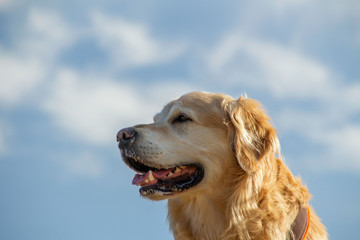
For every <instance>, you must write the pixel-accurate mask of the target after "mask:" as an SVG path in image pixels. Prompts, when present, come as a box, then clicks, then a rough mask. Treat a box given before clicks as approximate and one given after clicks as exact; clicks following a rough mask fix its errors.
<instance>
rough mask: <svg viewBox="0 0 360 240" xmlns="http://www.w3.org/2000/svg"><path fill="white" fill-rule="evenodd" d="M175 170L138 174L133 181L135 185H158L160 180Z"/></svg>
mask: <svg viewBox="0 0 360 240" xmlns="http://www.w3.org/2000/svg"><path fill="white" fill-rule="evenodd" d="M172 170H173V169H172V168H171V169H162V170H155V171H151V170H150V171H148V172H147V173H146V174H136V175H135V177H134V179H133V180H132V184H133V185H137V186H139V185H141V186H145V185H152V184H155V183H157V180H158V179H164V178H165V177H166V175H168V174H169V173H170V172H171V171H172Z"/></svg>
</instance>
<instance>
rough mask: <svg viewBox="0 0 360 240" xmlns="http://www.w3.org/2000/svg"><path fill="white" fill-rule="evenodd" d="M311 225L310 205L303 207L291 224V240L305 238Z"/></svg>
mask: <svg viewBox="0 0 360 240" xmlns="http://www.w3.org/2000/svg"><path fill="white" fill-rule="evenodd" d="M309 226H310V209H309V207H302V208H300V210H299V213H298V215H297V216H296V218H295V220H294V223H293V224H292V226H291V230H292V232H293V234H291V236H290V240H304V239H305V237H306V234H307V233H308V230H309Z"/></svg>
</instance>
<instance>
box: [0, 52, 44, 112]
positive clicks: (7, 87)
mask: <svg viewBox="0 0 360 240" xmlns="http://www.w3.org/2000/svg"><path fill="white" fill-rule="evenodd" d="M0 66H1V71H0V105H3V106H4V105H6V106H11V105H13V104H17V103H19V102H20V101H22V100H24V98H25V97H26V95H27V94H29V93H30V92H32V91H33V90H34V89H35V88H36V87H37V86H38V85H39V84H40V82H41V81H42V80H43V77H44V75H45V73H46V69H45V67H44V66H43V64H42V63H41V62H39V61H38V60H37V59H34V58H21V57H20V56H12V55H9V54H6V53H4V52H2V51H0Z"/></svg>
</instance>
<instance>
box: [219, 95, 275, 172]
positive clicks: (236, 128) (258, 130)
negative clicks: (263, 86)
mask: <svg viewBox="0 0 360 240" xmlns="http://www.w3.org/2000/svg"><path fill="white" fill-rule="evenodd" d="M225 111H226V113H227V116H228V120H227V125H228V129H229V140H230V144H231V145H232V149H233V151H234V154H235V156H236V158H237V160H238V162H239V164H240V166H241V167H242V168H243V169H244V170H245V171H246V172H247V173H251V172H254V171H256V170H257V169H259V167H260V164H261V162H263V161H262V159H263V158H265V157H268V156H269V154H272V155H275V154H279V153H280V145H279V141H278V138H277V136H276V130H275V129H274V128H273V127H272V126H271V124H270V122H269V117H268V116H267V115H266V114H265V113H264V111H263V110H262V109H261V105H260V104H259V103H258V102H257V101H255V100H252V99H247V98H242V97H240V98H239V99H238V100H237V101H236V100H234V101H230V102H228V103H227V104H226V105H225Z"/></svg>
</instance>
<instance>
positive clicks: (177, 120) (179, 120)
mask: <svg viewBox="0 0 360 240" xmlns="http://www.w3.org/2000/svg"><path fill="white" fill-rule="evenodd" d="M188 121H192V119H191V118H189V117H188V116H187V115H186V114H183V113H182V114H179V115H178V116H177V117H176V118H175V119H174V120H173V123H184V122H188Z"/></svg>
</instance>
